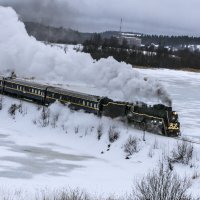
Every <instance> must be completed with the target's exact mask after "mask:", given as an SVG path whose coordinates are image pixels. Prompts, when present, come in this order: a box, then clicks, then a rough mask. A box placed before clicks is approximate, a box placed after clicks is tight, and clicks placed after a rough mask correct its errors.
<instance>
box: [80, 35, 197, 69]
mask: <svg viewBox="0 0 200 200" xmlns="http://www.w3.org/2000/svg"><path fill="white" fill-rule="evenodd" d="M199 43H200V42H199ZM83 52H87V53H90V54H91V56H92V57H93V58H94V59H96V60H99V59H100V58H107V57H109V56H112V57H113V58H114V59H116V60H117V61H119V62H122V61H123V62H126V63H127V64H131V65H137V66H146V67H159V68H173V69H178V68H194V69H200V51H199V50H191V49H190V47H188V46H187V45H186V46H184V47H182V48H179V49H176V50H174V46H171V47H166V46H165V45H163V44H159V45H158V46H155V45H153V44H151V45H149V44H145V45H143V46H139V47H137V46H129V45H128V42H127V41H126V39H123V40H122V42H119V39H118V38H117V37H111V38H102V37H101V35H100V34H93V35H92V37H91V38H90V39H88V40H86V41H85V42H84V43H83Z"/></svg>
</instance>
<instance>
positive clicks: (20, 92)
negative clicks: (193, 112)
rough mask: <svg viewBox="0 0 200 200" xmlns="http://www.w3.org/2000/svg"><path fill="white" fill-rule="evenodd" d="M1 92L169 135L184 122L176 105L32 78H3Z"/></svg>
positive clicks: (177, 133) (1, 78) (176, 131)
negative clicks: (117, 98)
mask: <svg viewBox="0 0 200 200" xmlns="http://www.w3.org/2000/svg"><path fill="white" fill-rule="evenodd" d="M0 92H1V93H2V94H5V95H9V96H13V97H15V98H20V99H24V100H28V101H32V102H36V103H39V104H42V105H45V106H48V105H49V104H51V103H53V102H55V101H56V100H58V101H60V102H61V103H63V104H68V106H69V107H70V108H71V109H73V110H80V109H82V110H84V111H85V112H89V113H94V114H96V115H98V116H102V115H104V116H109V117H112V118H121V119H124V120H126V121H127V122H128V123H130V124H134V125H135V126H136V127H137V128H139V129H142V130H147V131H149V132H154V133H158V134H162V135H166V136H178V135H179V134H180V123H179V122H178V114H177V113H176V112H175V111H172V107H167V106H165V105H162V104H157V105H153V106H148V105H147V104H145V103H142V102H137V103H128V102H116V101H113V100H112V99H109V98H107V97H100V96H95V95H88V94H84V93H79V92H74V91H71V90H67V89H62V88H58V87H52V86H48V85H42V84H38V83H34V82H31V81H28V80H20V79H16V78H4V77H0Z"/></svg>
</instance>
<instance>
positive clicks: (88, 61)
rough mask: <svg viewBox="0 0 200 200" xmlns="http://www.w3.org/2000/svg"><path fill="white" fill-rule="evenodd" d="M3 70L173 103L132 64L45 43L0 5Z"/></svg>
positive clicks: (126, 98)
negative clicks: (96, 58)
mask: <svg viewBox="0 0 200 200" xmlns="http://www.w3.org/2000/svg"><path fill="white" fill-rule="evenodd" d="M0 30H1V31H0V72H1V74H2V73H5V72H6V71H8V70H14V71H15V72H16V73H17V75H18V76H29V77H30V76H34V77H36V78H37V79H41V80H54V81H57V82H66V83H69V82H70V83H71V82H74V83H76V82H78V83H82V84H87V85H91V86H94V87H96V88H99V89H100V90H101V89H103V90H104V91H106V95H107V96H109V97H111V98H114V99H116V100H121V101H130V102H134V101H136V100H145V99H146V100H149V99H154V100H155V99H156V100H157V101H159V102H162V103H164V104H167V105H170V104H171V101H170V98H169V95H168V94H167V92H166V91H165V89H164V88H163V87H162V85H161V84H160V83H159V82H158V81H156V80H152V79H144V77H143V76H142V75H140V74H139V73H138V72H136V71H135V70H134V69H133V68H132V66H131V65H127V64H125V63H119V62H117V61H115V60H114V59H113V58H111V57H110V58H108V59H101V60H100V61H98V62H94V60H93V59H92V58H91V56H90V55H89V54H85V53H80V52H79V53H77V52H76V51H68V52H67V54H65V53H64V51H62V50H60V49H58V48H55V47H50V46H46V45H44V44H43V43H41V42H38V41H36V39H35V38H33V37H30V36H29V35H28V34H27V32H26V30H25V26H24V24H23V23H22V22H20V21H19V20H18V16H17V14H16V12H15V11H14V10H13V9H12V8H5V7H0Z"/></svg>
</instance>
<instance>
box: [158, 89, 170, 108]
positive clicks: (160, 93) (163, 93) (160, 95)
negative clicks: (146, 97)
mask: <svg viewBox="0 0 200 200" xmlns="http://www.w3.org/2000/svg"><path fill="white" fill-rule="evenodd" d="M156 95H157V97H158V98H159V99H160V100H161V101H162V102H163V103H164V104H166V105H167V106H172V100H171V98H170V97H169V94H168V93H167V92H166V91H165V90H164V89H163V88H161V87H159V88H158V89H157V90H156Z"/></svg>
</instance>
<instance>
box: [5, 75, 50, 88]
mask: <svg viewBox="0 0 200 200" xmlns="http://www.w3.org/2000/svg"><path fill="white" fill-rule="evenodd" d="M6 81H9V82H12V83H17V84H20V85H23V86H31V87H34V88H38V89H42V90H45V89H46V88H47V87H48V85H43V84H39V83H35V82H33V81H29V80H21V79H12V78H7V79H6Z"/></svg>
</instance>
